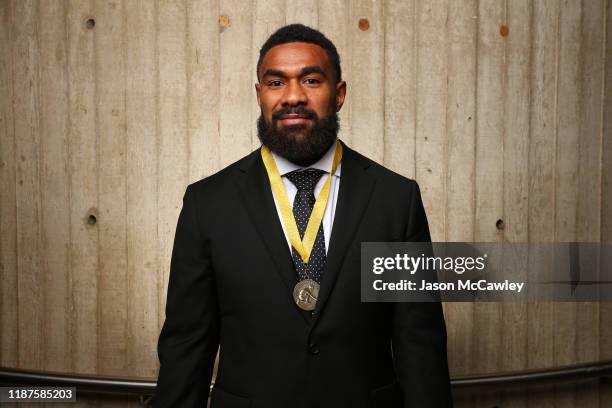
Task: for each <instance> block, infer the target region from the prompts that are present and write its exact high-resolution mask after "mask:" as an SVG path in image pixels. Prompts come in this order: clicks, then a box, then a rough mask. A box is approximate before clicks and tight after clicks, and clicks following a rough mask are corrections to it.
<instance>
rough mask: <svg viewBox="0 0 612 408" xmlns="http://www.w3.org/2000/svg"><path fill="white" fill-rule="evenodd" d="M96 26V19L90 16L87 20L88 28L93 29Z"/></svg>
mask: <svg viewBox="0 0 612 408" xmlns="http://www.w3.org/2000/svg"><path fill="white" fill-rule="evenodd" d="M95 26H96V20H94V19H93V18H90V19H89V20H87V28H88V29H90V30H91V29H92V28H94V27H95Z"/></svg>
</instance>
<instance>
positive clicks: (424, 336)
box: [392, 182, 453, 408]
mask: <svg viewBox="0 0 612 408" xmlns="http://www.w3.org/2000/svg"><path fill="white" fill-rule="evenodd" d="M412 184H413V186H412V198H411V202H410V206H409V208H410V213H409V220H408V226H407V229H406V234H405V237H404V238H405V241H406V242H431V238H430V234H429V226H428V223H427V217H426V215H425V209H424V208H423V202H422V200H421V193H420V190H419V186H418V184H417V183H416V182H412ZM433 279H436V280H437V278H433ZM394 306H395V310H394V316H393V332H392V346H393V360H394V364H395V370H396V373H397V376H398V379H399V382H400V385H401V388H402V394H403V399H404V407H405V408H417V407H418V408H422V407H436V408H450V407H452V406H453V402H452V396H451V389H450V378H449V372H448V361H447V354H446V327H445V324H444V315H443V311H442V305H441V303H440V302H422V303H416V302H397V303H395V304H394Z"/></svg>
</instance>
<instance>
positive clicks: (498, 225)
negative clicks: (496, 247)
mask: <svg viewBox="0 0 612 408" xmlns="http://www.w3.org/2000/svg"><path fill="white" fill-rule="evenodd" d="M495 227H496V228H497V229H498V230H500V231H501V230H503V229H504V227H505V225H504V220H501V219H500V220H497V222H496V223H495Z"/></svg>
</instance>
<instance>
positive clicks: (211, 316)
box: [153, 185, 219, 408]
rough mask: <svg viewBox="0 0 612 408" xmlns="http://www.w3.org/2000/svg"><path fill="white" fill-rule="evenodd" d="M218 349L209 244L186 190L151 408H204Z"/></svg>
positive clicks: (175, 242) (172, 264)
mask: <svg viewBox="0 0 612 408" xmlns="http://www.w3.org/2000/svg"><path fill="white" fill-rule="evenodd" d="M218 344H219V316H218V306H217V295H216V288H215V279H214V272H213V269H212V265H211V258H210V252H209V245H208V244H207V242H206V241H205V240H204V239H203V237H202V235H201V230H200V228H199V223H198V211H197V205H196V197H195V194H194V191H193V188H192V185H190V186H188V187H187V189H186V191H185V195H184V197H183V208H182V209H181V212H180V215H179V218H178V223H177V227H176V235H175V238H174V246H173V249H172V258H171V261H170V277H169V281H168V295H167V302H166V320H165V322H164V325H163V328H162V330H161V333H160V335H159V340H158V344H157V352H158V356H159V361H160V370H159V376H158V380H157V390H156V393H155V397H154V399H153V407H155V408H169V407H185V408H190V407H204V406H206V401H207V399H208V391H209V388H210V382H211V376H212V370H213V365H214V361H215V356H216V354H217V350H218Z"/></svg>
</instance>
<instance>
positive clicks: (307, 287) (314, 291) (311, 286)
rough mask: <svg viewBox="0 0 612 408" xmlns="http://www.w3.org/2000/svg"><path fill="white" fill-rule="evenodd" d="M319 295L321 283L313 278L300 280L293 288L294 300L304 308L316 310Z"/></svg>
mask: <svg viewBox="0 0 612 408" xmlns="http://www.w3.org/2000/svg"><path fill="white" fill-rule="evenodd" d="M318 297H319V284H318V283H317V282H315V281H313V280H312V279H304V280H301V281H299V282H298V283H297V284H296V285H295V288H293V300H295V303H296V304H297V305H298V306H299V307H300V309H303V310H314V308H315V306H316V305H317V298H318Z"/></svg>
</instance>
